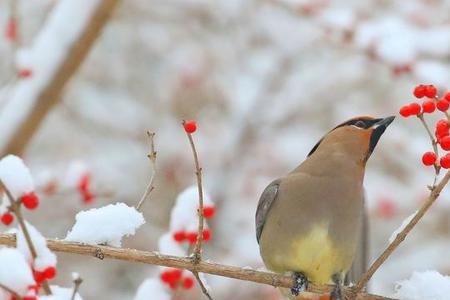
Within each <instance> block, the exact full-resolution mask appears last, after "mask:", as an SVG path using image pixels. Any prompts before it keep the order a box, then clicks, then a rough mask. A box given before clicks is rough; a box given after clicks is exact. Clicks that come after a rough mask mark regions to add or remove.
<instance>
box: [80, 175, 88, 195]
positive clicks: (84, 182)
mask: <svg viewBox="0 0 450 300" xmlns="http://www.w3.org/2000/svg"><path fill="white" fill-rule="evenodd" d="M90 184H91V175H90V174H89V173H85V174H83V175H82V176H81V177H80V179H79V180H78V185H77V189H78V191H79V192H80V193H81V194H82V193H85V192H87V191H89V186H90Z"/></svg>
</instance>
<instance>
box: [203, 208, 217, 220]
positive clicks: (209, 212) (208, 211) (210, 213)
mask: <svg viewBox="0 0 450 300" xmlns="http://www.w3.org/2000/svg"><path fill="white" fill-rule="evenodd" d="M215 214H216V208H215V207H214V206H205V207H203V216H204V217H205V218H207V219H210V218H212V217H214V215H215Z"/></svg>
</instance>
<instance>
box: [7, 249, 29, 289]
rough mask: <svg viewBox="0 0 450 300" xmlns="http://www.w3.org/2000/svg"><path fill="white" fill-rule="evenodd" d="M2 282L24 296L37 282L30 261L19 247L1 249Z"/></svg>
mask: <svg viewBox="0 0 450 300" xmlns="http://www.w3.org/2000/svg"><path fill="white" fill-rule="evenodd" d="M0 266H1V267H0V283H1V284H2V285H4V286H6V287H8V288H9V289H11V290H13V291H14V292H16V293H17V294H19V295H21V296H23V295H25V294H26V292H27V290H28V289H27V287H28V286H30V285H34V284H36V283H35V282H34V279H33V274H32V273H31V268H30V266H29V265H28V262H27V261H26V260H25V258H24V257H23V255H22V253H20V252H19V251H18V250H17V249H13V248H2V249H0Z"/></svg>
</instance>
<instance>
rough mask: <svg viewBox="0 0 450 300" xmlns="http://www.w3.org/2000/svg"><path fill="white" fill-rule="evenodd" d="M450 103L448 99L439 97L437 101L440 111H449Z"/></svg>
mask: <svg viewBox="0 0 450 300" xmlns="http://www.w3.org/2000/svg"><path fill="white" fill-rule="evenodd" d="M449 105H450V104H449V103H448V101H447V100H445V99H439V100H438V101H437V103H436V107H437V109H439V110H440V111H447V110H448V107H449Z"/></svg>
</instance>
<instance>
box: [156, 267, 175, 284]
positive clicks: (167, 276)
mask: <svg viewBox="0 0 450 300" xmlns="http://www.w3.org/2000/svg"><path fill="white" fill-rule="evenodd" d="M159 278H160V279H161V281H162V282H165V283H170V281H171V278H172V276H171V274H170V271H169V270H165V271H163V272H162V273H161V275H159Z"/></svg>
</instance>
